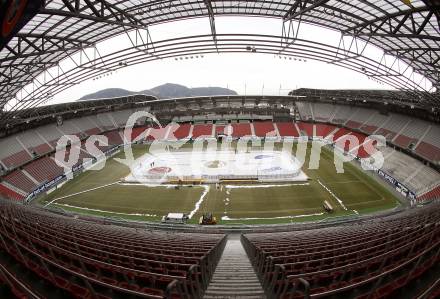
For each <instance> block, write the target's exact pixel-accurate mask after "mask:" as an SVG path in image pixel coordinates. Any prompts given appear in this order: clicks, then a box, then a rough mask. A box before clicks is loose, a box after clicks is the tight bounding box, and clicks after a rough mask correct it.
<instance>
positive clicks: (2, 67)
mask: <svg viewBox="0 0 440 299" xmlns="http://www.w3.org/2000/svg"><path fill="white" fill-rule="evenodd" d="M19 2H20V1H19ZM28 2H29V1H28ZM30 2H32V1H30ZM42 2H43V3H42V7H41V8H40V9H39V10H38V12H37V14H36V15H35V16H34V17H33V18H32V19H31V20H30V21H29V22H27V24H25V25H24V27H22V28H21V29H20V30H19V32H17V33H16V34H14V36H13V37H12V39H10V40H9V42H8V44H7V45H6V46H5V47H3V49H1V51H0V107H2V108H3V109H5V110H8V111H12V112H14V111H15V113H4V114H1V115H0V123H4V122H5V121H6V120H7V118H9V117H12V116H17V115H18V114H20V112H19V110H22V109H23V108H30V107H33V106H36V105H38V104H41V103H43V102H46V101H47V100H48V99H49V98H50V97H51V96H53V95H54V94H55V93H58V92H60V91H62V90H64V89H66V88H68V87H70V86H73V85H75V84H78V83H79V82H82V81H84V80H87V79H90V78H93V77H94V76H97V75H99V74H104V73H106V72H109V71H112V70H116V69H119V68H122V67H125V66H127V65H131V64H135V63H140V62H144V61H149V60H154V59H158V58H167V57H177V56H178V55H186V54H197V53H211V52H246V51H258V52H262V53H271V54H276V53H278V54H282V55H296V56H299V57H306V58H310V59H316V60H320V61H325V62H330V63H334V64H336V65H340V66H343V67H347V68H350V69H353V70H356V71H359V72H363V73H365V74H366V75H367V76H369V77H371V78H375V79H376V80H378V81H382V82H385V83H387V84H389V85H391V86H394V87H396V88H398V89H401V90H406V91H407V92H408V94H409V95H411V96H410V98H411V101H412V102H419V103H420V104H423V105H431V106H437V107H438V106H440V99H439V97H438V93H433V92H434V91H435V90H438V88H439V86H440V29H439V27H440V26H439V24H440V23H439V22H440V13H439V11H440V1H439V0H423V1H422V0H412V1H411V0H376V1H364V0H350V1H348V0H344V1H340V0H338V1H336V0H279V1H262V0H256V1H210V0H200V1H199V0H187V1H184V0H180V1H141V0H128V1H122V0H47V1H42ZM221 15H235V16H236V15H242V16H261V17H271V18H278V19H280V20H282V21H283V22H282V24H283V25H282V30H280V31H282V35H281V36H262V35H233V36H232V35H219V34H217V33H216V28H215V18H216V16H221ZM195 17H208V18H209V20H210V26H211V28H210V29H211V35H210V36H195V37H188V38H187V39H176V40H168V41H163V42H162V43H161V42H157V43H153V41H152V40H151V38H150V35H149V32H148V28H149V26H151V25H154V24H160V23H165V22H170V21H175V20H180V19H188V18H195ZM293 22H295V24H294V23H293ZM301 23H309V24H315V25H319V26H323V27H326V28H330V29H334V30H337V31H339V32H341V41H340V44H339V46H338V47H336V48H331V47H326V46H324V45H321V44H318V43H310V42H308V41H305V40H299V39H298V38H297V34H298V30H299V25H300V24H301ZM280 29H281V28H280ZM128 32H136V34H135V37H136V38H135V39H136V40H132V44H133V51H132V52H130V53H121V54H120V55H113V56H109V57H101V56H100V54H99V52H96V51H95V55H96V57H88V56H87V53H86V52H85V51H84V52H81V51H83V49H85V48H94V47H95V45H96V44H97V43H99V42H100V41H103V40H106V39H109V38H111V37H114V36H117V35H121V34H127V35H128V34H129V33H128ZM138 37H139V38H138ZM344 37H351V42H350V43H349V44H346V40H344ZM208 43H209V44H208ZM367 44H372V45H375V46H377V47H379V48H381V49H383V50H384V55H383V57H382V58H381V59H380V61H370V60H369V59H367V58H365V57H364V53H363V51H364V50H365V46H366V45H367ZM246 45H252V47H250V46H246ZM176 49H180V50H179V51H177V50H176ZM78 52H80V53H81V54H84V55H79V56H80V58H75V59H74V58H72V55H73V54H75V53H78ZM135 52H142V55H143V57H142V58H139V56H136V57H137V59H136V60H135V59H134V58H133V57H134V53H135ZM124 55H126V56H125V57H124ZM389 57H394V60H392V59H391V61H390V58H389ZM66 58H70V59H72V61H74V60H76V61H74V62H75V64H76V65H77V67H76V68H75V69H74V70H71V71H64V70H63V69H62V68H61V67H60V64H59V62H60V61H62V60H63V59H66ZM122 58H124V60H122ZM387 59H388V61H386V60H387ZM115 62H116V63H115ZM402 62H403V63H404V64H406V65H403V66H401V67H400V66H399V67H397V68H396V65H400V64H401V63H402ZM43 73H44V78H40V77H41V74H43ZM415 74H420V75H422V76H423V77H422V78H423V79H422V80H420V79H419V78H417V79H416V76H415ZM39 76H40V77H39ZM423 80H429V82H430V83H432V86H431V87H425V86H426V82H423ZM25 87H28V88H27V89H26V88H25Z"/></svg>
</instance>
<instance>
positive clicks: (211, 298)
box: [203, 295, 266, 299]
mask: <svg viewBox="0 0 440 299" xmlns="http://www.w3.org/2000/svg"><path fill="white" fill-rule="evenodd" d="M203 298H205V299H231V298H240V299H263V298H266V296H264V295H240V297H236V296H226V295H205V296H204V297H203Z"/></svg>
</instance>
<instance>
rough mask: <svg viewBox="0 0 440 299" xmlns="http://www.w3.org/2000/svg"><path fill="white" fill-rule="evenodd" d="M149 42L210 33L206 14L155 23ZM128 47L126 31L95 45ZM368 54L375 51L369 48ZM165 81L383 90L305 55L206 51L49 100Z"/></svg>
mask: <svg viewBox="0 0 440 299" xmlns="http://www.w3.org/2000/svg"><path fill="white" fill-rule="evenodd" d="M216 27H217V32H218V33H259V34H274V35H280V34H281V21H280V20H278V19H262V18H255V17H249V18H245V17H218V18H216ZM150 32H151V35H152V38H153V41H158V40H162V39H167V38H171V37H179V36H189V35H196V34H209V33H210V27H209V21H208V19H206V18H201V19H192V20H186V21H179V22H173V23H167V24H162V25H156V26H154V27H152V28H151V29H150ZM299 37H300V38H304V39H309V40H314V41H319V42H322V43H326V44H331V45H336V46H337V44H338V42H339V33H337V32H334V31H331V30H327V29H323V28H320V27H316V26H310V25H304V24H302V25H301V30H300V34H299ZM128 46H129V39H128V38H127V36H126V35H123V36H119V37H115V38H113V39H111V40H108V41H105V42H104V43H102V44H101V45H98V49H99V51H100V53H101V54H102V55H105V54H106V53H110V52H114V51H117V50H118V49H123V48H125V47H128ZM369 51H370V53H376V52H377V53H378V55H380V51H378V50H377V49H374V48H370V49H369ZM164 83H177V84H182V85H186V86H188V87H201V86H219V87H228V88H230V89H233V90H235V91H236V92H237V93H239V94H245V93H246V94H248V95H249V94H256V95H261V94H265V95H278V94H281V95H286V94H287V93H288V92H289V91H290V90H292V89H295V88H300V87H307V88H328V89H343V88H351V89H355V88H362V89H384V88H389V89H391V87H389V86H386V85H381V84H378V83H376V82H374V81H372V80H370V79H368V78H367V77H366V76H365V75H363V74H359V73H357V72H353V71H350V70H347V69H344V68H341V67H338V66H334V65H330V64H326V63H322V62H316V61H312V60H308V61H307V62H303V61H301V62H298V61H294V60H285V59H279V57H277V56H274V55H268V54H258V53H243V54H208V55H204V58H199V59H193V60H179V61H175V60H174V59H163V60H159V61H155V62H148V63H144V64H139V65H136V66H131V67H127V68H124V69H122V70H119V71H117V72H114V73H113V74H111V75H109V76H107V77H104V78H101V79H99V80H89V81H86V82H83V83H81V84H79V85H77V86H75V87H72V88H70V89H68V90H67V91H64V92H62V93H60V94H58V95H56V96H55V97H54V100H53V101H51V102H50V103H49V104H52V103H60V102H67V101H75V100H77V99H78V98H80V97H81V96H83V95H85V94H89V93H93V92H96V91H98V90H101V89H105V88H124V89H129V90H133V91H140V90H143V89H149V88H152V87H155V86H157V85H160V84H164Z"/></svg>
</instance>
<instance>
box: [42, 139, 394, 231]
mask: <svg viewBox="0 0 440 299" xmlns="http://www.w3.org/2000/svg"><path fill="white" fill-rule="evenodd" d="M185 146H186V147H191V144H186V145H185ZM280 146H281V145H276V147H275V148H280ZM295 149H296V147H295V145H294V147H293V151H292V152H293V153H295ZM147 150H148V147H147V146H146V145H136V146H133V153H134V156H135V158H137V157H140V156H141V155H143V154H145V153H146V152H147ZM310 152H311V145H310V144H309V145H308V148H307V154H306V161H305V163H304V165H303V168H302V169H303V171H304V172H305V173H306V175H307V176H308V177H309V178H310V180H309V181H308V184H306V185H304V184H303V183H296V184H286V185H283V186H279V187H269V188H227V186H222V187H221V188H216V186H215V185H208V186H209V187H206V186H191V187H190V186H184V187H181V188H179V189H175V188H174V187H170V186H157V187H147V186H142V185H132V186H129V185H121V184H118V183H116V184H113V185H109V184H112V183H115V182H118V181H119V180H120V179H121V178H123V177H125V176H127V175H128V174H129V171H130V170H129V168H128V167H126V166H124V165H122V164H120V163H118V162H116V161H115V160H114V158H110V159H109V160H108V161H107V163H106V166H105V168H104V169H102V170H100V171H87V172H85V173H83V174H81V175H79V176H78V177H76V178H74V179H73V180H71V181H69V182H68V183H66V184H65V185H64V186H62V187H61V188H60V189H58V190H56V191H54V192H52V193H50V194H48V195H46V196H44V197H42V198H41V199H40V200H39V203H40V204H43V205H46V204H48V203H51V204H50V205H52V206H54V207H58V208H62V209H65V210H71V211H75V212H80V213H86V214H94V215H100V216H109V217H120V218H125V219H131V220H147V221H157V220H160V218H161V217H162V216H163V215H165V214H167V213H168V212H183V213H188V214H189V213H190V212H191V211H193V210H195V206H196V203H197V202H199V201H200V198H201V196H202V194H203V193H204V192H205V191H207V193H206V196H205V197H204V198H203V201H202V202H201V204H200V206H199V208H198V210H197V212H195V214H194V216H193V217H192V219H191V220H190V223H196V222H197V221H198V218H199V217H200V216H201V215H202V213H204V212H213V214H214V215H215V216H216V217H217V219H218V220H220V221H219V222H220V224H239V223H243V224H255V223H262V224H263V223H264V224H266V223H267V224H269V223H286V222H292V221H310V220H319V219H324V218H328V217H338V216H348V215H355V214H364V213H371V212H375V211H379V210H385V209H391V208H394V207H396V206H397V205H399V201H398V199H397V198H396V197H395V196H394V194H393V193H392V192H390V191H389V190H388V188H386V187H385V186H384V185H383V184H382V183H379V182H378V181H377V180H376V179H375V178H373V177H372V176H371V175H368V174H366V173H364V172H363V171H361V170H360V169H358V167H356V166H354V165H352V164H351V163H345V164H344V170H345V172H344V173H343V174H337V173H336V168H335V165H334V162H333V152H332V151H331V150H329V149H326V148H323V149H322V152H321V159H320V165H319V168H318V169H317V170H310V169H308V168H309V167H308V165H309V157H310ZM115 157H116V158H117V157H119V158H121V157H124V153H123V152H121V153H119V154H118V155H117V156H115ZM318 180H319V181H320V182H321V183H322V184H324V185H325V186H327V187H328V188H329V189H330V190H331V191H332V192H333V194H334V195H336V197H337V198H339V199H340V200H341V201H342V202H343V205H344V206H345V207H346V208H347V210H345V209H344V208H343V207H342V205H341V204H340V203H339V202H338V201H337V200H336V198H335V197H334V196H332V195H331V194H330V193H329V192H328V191H327V190H325V189H324V188H323V187H322V186H321V184H319V182H318ZM105 185H109V186H106V187H102V186H105ZM241 185H242V184H241ZM99 187H102V188H99ZM95 188H97V189H95ZM207 188H209V190H207ZM91 189H95V190H91ZM86 190H91V191H87V192H84V191H86ZM79 192H82V193H81V194H78V195H73V194H75V193H79ZM324 200H327V201H328V202H330V203H331V205H332V206H333V207H334V209H335V211H334V212H333V213H331V214H329V213H325V212H324V210H323V207H322V204H323V201H324ZM224 216H227V219H225V220H221V218H222V217H224Z"/></svg>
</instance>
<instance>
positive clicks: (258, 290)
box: [204, 235, 266, 299]
mask: <svg viewBox="0 0 440 299" xmlns="http://www.w3.org/2000/svg"><path fill="white" fill-rule="evenodd" d="M204 298H205V299H214V298H216V299H221V298H243V299H254V298H255V299H257V298H258V299H262V298H266V296H265V295H264V291H263V288H262V287H261V284H260V281H259V280H258V277H257V275H256V274H255V271H254V269H253V267H252V265H251V263H250V261H249V258H248V256H247V254H246V252H245V251H244V248H243V245H242V244H241V242H240V239H239V238H238V236H234V235H229V238H228V242H227V243H226V247H225V249H224V251H223V255H222V257H221V258H220V261H219V263H218V265H217V268H216V269H215V272H214V275H213V277H212V280H211V282H210V284H209V286H208V289H207V290H206V292H205V296H204Z"/></svg>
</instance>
